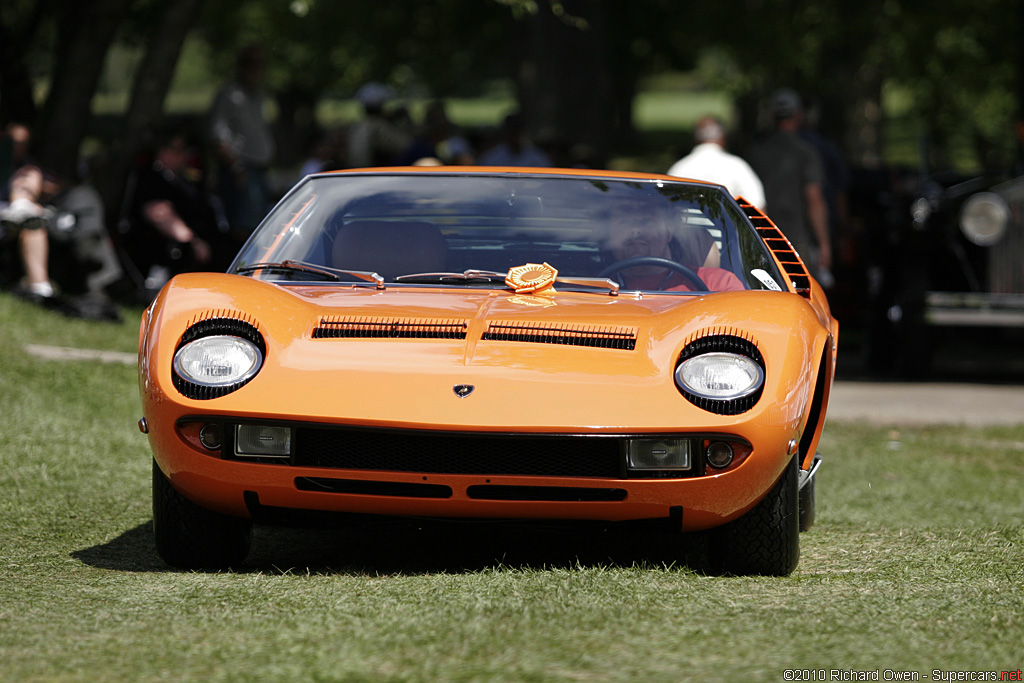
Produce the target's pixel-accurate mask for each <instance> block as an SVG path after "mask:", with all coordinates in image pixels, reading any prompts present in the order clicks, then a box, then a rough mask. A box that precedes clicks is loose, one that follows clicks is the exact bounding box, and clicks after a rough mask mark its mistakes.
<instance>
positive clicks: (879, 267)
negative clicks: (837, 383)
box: [866, 177, 1024, 377]
mask: <svg viewBox="0 0 1024 683" xmlns="http://www.w3.org/2000/svg"><path fill="white" fill-rule="evenodd" d="M919 190H920V191H919V193H918V195H917V196H916V197H914V198H913V199H912V200H911V201H910V207H909V212H908V213H906V214H901V217H900V218H899V220H898V222H897V221H893V222H892V223H891V224H890V228H889V230H888V233H887V234H886V235H884V236H881V241H882V242H883V244H882V245H881V246H880V247H879V248H877V249H875V253H876V254H879V255H880V257H879V260H878V262H877V263H876V264H875V268H874V269H873V273H872V277H869V285H870V286H869V291H870V292H871V298H872V301H871V302H870V303H869V304H868V310H869V313H870V318H869V320H868V325H867V331H868V335H867V338H868V342H867V350H866V353H867V360H868V363H869V365H870V367H871V368H872V369H873V370H875V371H878V372H882V373H894V374H897V375H902V376H908V377H923V376H926V375H927V374H928V373H929V372H930V371H931V370H933V369H934V359H935V354H936V352H938V351H942V350H944V349H946V348H947V347H949V348H950V349H953V344H952V343H951V342H954V341H957V340H961V341H962V340H963V339H967V338H969V337H970V336H971V335H974V334H979V335H980V347H981V348H982V349H985V350H980V351H977V353H980V354H982V355H987V354H989V353H991V351H992V350H993V349H994V348H996V347H998V346H999V344H1000V341H1003V340H1005V342H1006V343H1007V344H1014V341H1013V340H1014V339H1019V334H1020V332H1021V331H1022V330H1024V177H1016V178H1010V179H1007V178H1006V177H995V178H993V177H977V178H968V179H963V178H959V177H956V178H947V179H944V178H942V177H936V178H932V179H930V180H929V181H927V182H925V183H921V184H920V188H919ZM953 352H954V353H955V352H956V351H955V349H953ZM972 353H973V352H972Z"/></svg>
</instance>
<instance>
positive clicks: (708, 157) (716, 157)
mask: <svg viewBox="0 0 1024 683" xmlns="http://www.w3.org/2000/svg"><path fill="white" fill-rule="evenodd" d="M694 137H695V138H696V139H697V146H696V147H694V148H693V150H692V151H691V152H690V153H689V154H687V155H686V156H685V157H683V158H682V159H680V160H679V161H677V162H676V163H674V164H672V168H670V169H669V170H668V175H674V176H679V177H680V178H692V179H694V180H706V181H708V182H712V183H718V184H719V185H724V186H725V188H726V189H727V190H728V191H729V193H730V194H732V195H733V196H735V197H743V198H744V199H746V200H747V201H748V202H750V203H751V204H753V205H754V206H756V207H757V208H759V209H764V207H765V201H764V186H763V185H762V184H761V179H760V178H758V177H757V174H756V173H754V171H753V169H752V168H750V165H749V164H748V163H747V162H746V161H744V160H743V159H741V158H739V157H738V156H736V155H734V154H729V153H728V152H726V151H725V126H723V125H722V122H721V121H719V120H718V119H716V118H714V117H713V116H705V117H704V118H702V119H700V120H699V121H697V127H696V129H695V130H694Z"/></svg>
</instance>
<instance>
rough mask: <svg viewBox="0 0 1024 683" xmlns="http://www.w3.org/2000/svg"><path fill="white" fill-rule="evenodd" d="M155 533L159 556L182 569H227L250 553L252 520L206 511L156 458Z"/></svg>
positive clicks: (154, 487)
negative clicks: (180, 489)
mask: <svg viewBox="0 0 1024 683" xmlns="http://www.w3.org/2000/svg"><path fill="white" fill-rule="evenodd" d="M153 534H154V536H156V550H157V553H159V554H160V557H161V558H162V559H163V560H164V562H166V563H167V564H169V565H171V566H172V567H179V568H182V569H226V568H228V567H231V566H234V565H238V564H240V563H241V562H242V560H244V559H245V556H246V555H248V554H249V546H250V545H251V543H252V522H250V521H249V520H247V519H240V518H238V517H231V516H229V515H224V514H221V513H219V512H214V511H212V510H207V509H206V508H204V507H200V506H199V505H196V504H195V503H193V502H192V501H190V500H189V499H188V498H186V497H185V496H183V495H181V494H180V493H178V491H177V490H176V489H175V488H174V487H173V486H171V482H170V481H168V480H167V477H165V476H164V473H163V472H161V471H160V467H159V466H158V465H157V464H156V460H154V461H153Z"/></svg>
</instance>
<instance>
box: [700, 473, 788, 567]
mask: <svg viewBox="0 0 1024 683" xmlns="http://www.w3.org/2000/svg"><path fill="white" fill-rule="evenodd" d="M796 470H797V463H796V459H795V458H794V459H793V460H791V461H790V463H789V465H788V466H787V467H786V470H785V471H784V472H783V473H782V476H781V477H779V481H778V482H776V484H775V486H774V487H772V490H771V491H769V492H768V495H767V496H765V498H764V499H763V500H762V501H761V502H760V503H758V504H757V505H756V506H755V507H754V509H752V510H751V511H750V512H748V513H747V514H745V515H743V516H742V517H740V518H739V519H737V520H735V521H732V522H730V523H728V524H725V525H723V526H721V527H718V528H717V529H712V531H711V533H710V534H709V537H708V559H709V561H710V564H711V567H712V569H713V570H714V571H717V572H721V573H725V574H734V575H737V576H745V575H751V574H755V575H763V576H787V575H789V574H791V573H792V572H793V570H794V569H796V565H797V562H798V561H799V559H800V509H799V501H798V498H799V495H798V491H797V486H798V484H797V472H796Z"/></svg>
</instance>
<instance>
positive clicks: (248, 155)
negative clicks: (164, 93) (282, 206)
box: [210, 45, 274, 237]
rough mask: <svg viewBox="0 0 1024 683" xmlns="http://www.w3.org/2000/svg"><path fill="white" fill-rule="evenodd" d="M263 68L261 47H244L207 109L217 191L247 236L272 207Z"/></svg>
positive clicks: (230, 217) (271, 144) (233, 222)
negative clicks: (230, 78) (228, 79)
mask: <svg viewBox="0 0 1024 683" xmlns="http://www.w3.org/2000/svg"><path fill="white" fill-rule="evenodd" d="M264 71H265V62H264V58H263V50H262V48H260V47H259V46H257V45H250V46H248V47H246V48H244V49H243V50H242V51H241V52H240V53H239V55H238V63H237V74H236V77H235V80H233V81H231V82H230V83H228V84H227V85H225V86H224V87H223V88H222V89H221V91H220V92H219V93H218V94H217V97H216V98H215V99H214V102H213V107H212V109H211V111H210V139H211V143H212V145H213V147H214V151H215V153H216V157H217V161H218V180H217V193H218V194H219V195H220V198H221V200H222V201H223V202H224V211H225V213H226V215H227V219H228V223H229V224H230V225H231V229H232V230H233V231H234V232H236V233H237V234H238V235H239V236H240V237H246V236H248V235H249V234H250V233H251V232H252V231H253V230H254V229H255V228H256V226H257V225H258V224H259V222H260V221H261V220H263V217H264V216H265V215H266V213H267V211H268V210H269V208H270V193H269V190H268V188H267V169H268V167H269V166H270V162H271V161H272V160H273V157H274V139H273V135H272V134H271V131H270V125H269V123H268V122H267V119H266V116H265V114H264V112H263V105H264V101H265V99H266V96H265V94H264V92H263V75H264Z"/></svg>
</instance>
